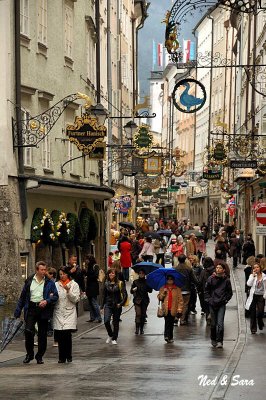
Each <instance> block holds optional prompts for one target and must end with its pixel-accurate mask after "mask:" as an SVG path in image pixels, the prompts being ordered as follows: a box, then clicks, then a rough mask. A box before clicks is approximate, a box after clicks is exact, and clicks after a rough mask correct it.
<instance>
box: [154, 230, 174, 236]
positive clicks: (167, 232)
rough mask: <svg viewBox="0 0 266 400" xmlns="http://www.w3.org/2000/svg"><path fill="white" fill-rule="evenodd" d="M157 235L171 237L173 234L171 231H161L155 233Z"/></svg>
mask: <svg viewBox="0 0 266 400" xmlns="http://www.w3.org/2000/svg"><path fill="white" fill-rule="evenodd" d="M157 233H158V234H159V235H162V236H171V235H172V233H173V232H172V231H171V229H161V230H159V231H157Z"/></svg>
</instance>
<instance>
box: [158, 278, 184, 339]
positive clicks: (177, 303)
mask: <svg viewBox="0 0 266 400" xmlns="http://www.w3.org/2000/svg"><path fill="white" fill-rule="evenodd" d="M158 299H159V300H160V301H162V302H163V308H164V321H165V325H164V340H165V341H166V342H167V343H173V342H174V339H173V331H174V321H175V317H176V316H178V317H180V316H181V314H182V310H183V297H182V293H181V289H180V288H179V287H177V286H176V285H175V284H174V277H173V276H172V275H170V274H169V275H167V277H166V284H165V285H164V286H163V287H161V289H160V291H159V294H158Z"/></svg>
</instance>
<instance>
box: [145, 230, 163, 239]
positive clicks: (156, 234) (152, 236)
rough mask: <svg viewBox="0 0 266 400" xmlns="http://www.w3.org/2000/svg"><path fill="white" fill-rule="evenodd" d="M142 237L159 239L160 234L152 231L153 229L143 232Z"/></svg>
mask: <svg viewBox="0 0 266 400" xmlns="http://www.w3.org/2000/svg"><path fill="white" fill-rule="evenodd" d="M144 237H145V238H147V237H150V238H152V239H160V235H159V234H158V233H157V232H153V231H150V232H146V233H144Z"/></svg>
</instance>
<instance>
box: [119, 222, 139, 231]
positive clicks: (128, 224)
mask: <svg viewBox="0 0 266 400" xmlns="http://www.w3.org/2000/svg"><path fill="white" fill-rule="evenodd" d="M119 225H120V226H122V227H123V228H127V229H131V230H133V231H134V230H135V229H136V228H135V226H134V225H133V224H132V223H131V222H123V221H122V222H119Z"/></svg>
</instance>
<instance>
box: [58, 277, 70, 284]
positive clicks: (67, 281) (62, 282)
mask: <svg viewBox="0 0 266 400" xmlns="http://www.w3.org/2000/svg"><path fill="white" fill-rule="evenodd" d="M69 282H70V279H69V278H68V279H67V280H66V281H61V279H60V283H61V285H62V286H66V285H67V284H68V283H69Z"/></svg>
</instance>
